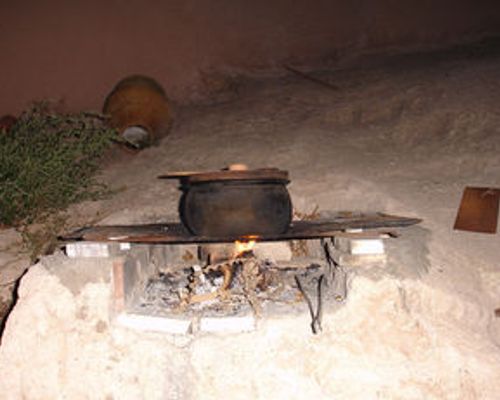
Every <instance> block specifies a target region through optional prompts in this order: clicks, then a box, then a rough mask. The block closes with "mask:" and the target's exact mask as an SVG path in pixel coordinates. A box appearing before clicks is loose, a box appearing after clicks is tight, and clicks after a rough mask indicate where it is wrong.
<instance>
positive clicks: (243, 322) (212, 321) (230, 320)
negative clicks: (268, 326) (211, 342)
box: [200, 314, 255, 333]
mask: <svg viewBox="0 0 500 400" xmlns="http://www.w3.org/2000/svg"><path fill="white" fill-rule="evenodd" d="M254 330H255V317H254V316H253V315H251V314H249V315H245V316H242V317H220V318H217V317H205V318H201V319H200V331H202V332H212V333H240V332H250V331H254Z"/></svg>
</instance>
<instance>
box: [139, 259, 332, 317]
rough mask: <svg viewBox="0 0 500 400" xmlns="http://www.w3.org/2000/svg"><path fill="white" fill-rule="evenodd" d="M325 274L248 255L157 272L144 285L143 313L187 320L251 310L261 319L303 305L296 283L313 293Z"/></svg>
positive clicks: (311, 267)
mask: <svg viewBox="0 0 500 400" xmlns="http://www.w3.org/2000/svg"><path fill="white" fill-rule="evenodd" d="M323 269H324V267H323V266H321V265H320V264H318V263H312V264H309V265H307V264H306V265H305V266H304V267H302V268H297V266H294V265H291V266H288V267H287V266H283V265H279V264H277V263H275V262H272V261H270V260H268V259H263V260H262V259H259V258H257V257H255V256H254V254H253V253H252V252H247V253H245V254H244V255H242V256H239V257H236V258H234V259H232V260H228V261H226V262H222V263H216V264H206V265H204V266H200V265H199V264H194V265H192V266H191V267H188V268H183V269H179V270H176V271H168V272H159V273H158V274H157V275H155V276H153V277H151V278H150V279H149V280H148V282H147V283H146V285H145V288H144V291H143V293H142V294H141V296H140V299H139V304H140V305H139V308H141V309H142V310H147V311H149V312H152V313H153V314H183V315H189V316H193V315H208V316H218V315H226V316H227V315H238V314H240V313H242V312H247V311H248V310H249V309H251V310H252V311H253V312H254V314H255V315H257V316H261V315H262V313H263V311H264V309H265V308H270V307H271V308H276V306H281V307H283V306H284V307H287V306H288V308H293V307H294V306H297V305H303V302H304V294H303V292H302V291H303V290H305V289H304V288H302V289H300V288H299V287H298V285H297V278H296V277H297V276H301V277H302V279H303V280H304V282H306V283H305V284H304V286H305V287H307V288H308V289H310V290H314V284H315V282H317V277H318V275H319V274H320V273H321V271H322V270H323Z"/></svg>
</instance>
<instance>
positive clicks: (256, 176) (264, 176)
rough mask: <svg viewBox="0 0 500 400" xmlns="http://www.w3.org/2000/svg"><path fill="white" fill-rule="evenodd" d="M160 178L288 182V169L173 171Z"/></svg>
mask: <svg viewBox="0 0 500 400" xmlns="http://www.w3.org/2000/svg"><path fill="white" fill-rule="evenodd" d="M158 178H159V179H180V180H181V181H183V182H184V183H201V182H213V181H254V180H260V181H282V182H283V183H288V182H289V179H288V171H283V170H280V169H278V168H259V169H253V170H221V171H210V172H191V171H182V172H171V173H167V174H165V175H160V176H159V177H158Z"/></svg>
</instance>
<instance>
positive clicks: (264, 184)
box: [162, 168, 292, 237]
mask: <svg viewBox="0 0 500 400" xmlns="http://www.w3.org/2000/svg"><path fill="white" fill-rule="evenodd" d="M162 177H163V178H172V177H175V178H178V179H180V181H181V186H180V189H181V191H182V196H181V199H180V202H179V214H180V218H181V221H182V223H183V224H184V225H185V226H186V227H187V228H188V229H189V230H190V231H191V232H192V233H193V234H195V235H198V236H212V237H213V236H217V237H235V236H238V237H242V236H254V235H255V236H258V235H264V234H267V235H269V234H281V233H284V232H286V231H287V229H288V227H289V226H290V222H291V220H292V203H291V200H290V195H289V193H288V190H287V188H286V185H287V184H288V183H289V180H288V173H287V172H286V171H280V170H278V169H274V168H268V169H259V170H247V171H218V172H207V173H193V174H184V175H182V176H180V175H175V174H169V175H164V176H162Z"/></svg>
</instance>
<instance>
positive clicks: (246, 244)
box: [234, 237, 256, 257]
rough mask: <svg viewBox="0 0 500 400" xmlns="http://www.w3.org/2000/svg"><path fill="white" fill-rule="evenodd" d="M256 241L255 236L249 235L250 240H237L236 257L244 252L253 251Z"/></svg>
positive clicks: (235, 243)
mask: <svg viewBox="0 0 500 400" xmlns="http://www.w3.org/2000/svg"><path fill="white" fill-rule="evenodd" d="M255 243H256V240H255V239H254V237H251V238H250V237H249V240H248V241H240V240H237V241H236V242H234V246H235V253H236V257H239V256H241V255H242V254H243V253H247V252H249V251H252V249H253V248H254V246H255Z"/></svg>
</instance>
